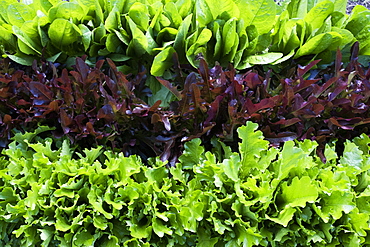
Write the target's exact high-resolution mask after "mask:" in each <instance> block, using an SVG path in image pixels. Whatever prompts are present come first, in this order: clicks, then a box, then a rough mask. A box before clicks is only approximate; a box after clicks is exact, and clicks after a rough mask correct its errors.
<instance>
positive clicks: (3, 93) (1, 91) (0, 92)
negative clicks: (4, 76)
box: [0, 87, 12, 99]
mask: <svg viewBox="0 0 370 247" xmlns="http://www.w3.org/2000/svg"><path fill="white" fill-rule="evenodd" d="M8 91H9V87H4V88H0V98H3V99H6V98H9V97H10V96H11V95H12V94H11V93H9V92H8Z"/></svg>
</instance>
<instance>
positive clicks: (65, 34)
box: [48, 19, 82, 50]
mask: <svg viewBox="0 0 370 247" xmlns="http://www.w3.org/2000/svg"><path fill="white" fill-rule="evenodd" d="M48 34H49V37H50V40H51V42H52V43H53V45H55V46H56V47H58V48H59V49H61V50H64V48H65V47H67V46H69V45H71V44H73V43H74V42H77V41H79V40H80V38H81V35H82V32H81V30H80V29H79V28H78V27H77V26H76V25H75V24H73V23H71V22H69V21H67V20H64V19H56V20H55V21H53V23H51V25H50V27H49V31H48Z"/></svg>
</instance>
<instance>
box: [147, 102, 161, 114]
mask: <svg viewBox="0 0 370 247" xmlns="http://www.w3.org/2000/svg"><path fill="white" fill-rule="evenodd" d="M161 103H162V101H161V100H157V101H156V102H155V103H154V104H153V105H152V106H151V107H150V108H149V112H156V111H158V110H159V106H160V105H161Z"/></svg>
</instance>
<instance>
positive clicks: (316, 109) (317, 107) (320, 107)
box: [312, 103, 325, 116]
mask: <svg viewBox="0 0 370 247" xmlns="http://www.w3.org/2000/svg"><path fill="white" fill-rule="evenodd" d="M324 110H325V106H323V105H322V104H320V103H319V104H313V105H312V111H313V112H314V113H315V116H319V115H320V114H321V113H322V112H323V111H324Z"/></svg>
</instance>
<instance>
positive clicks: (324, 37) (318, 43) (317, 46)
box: [294, 32, 342, 58]
mask: <svg viewBox="0 0 370 247" xmlns="http://www.w3.org/2000/svg"><path fill="white" fill-rule="evenodd" d="M341 41H342V36H341V35H340V34H339V33H336V32H328V33H322V34H319V35H317V36H315V37H313V38H312V39H310V40H308V41H307V42H306V43H305V44H304V45H303V46H302V47H301V48H299V49H298V51H297V53H296V54H295V56H294V58H298V57H301V56H304V55H310V54H318V53H320V52H323V51H325V50H326V49H328V48H329V47H330V49H331V50H335V49H337V48H338V46H339V45H340V44H341Z"/></svg>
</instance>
